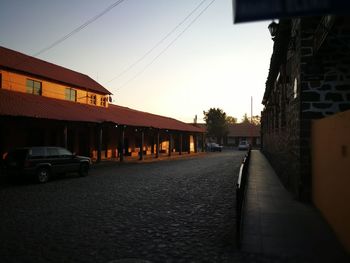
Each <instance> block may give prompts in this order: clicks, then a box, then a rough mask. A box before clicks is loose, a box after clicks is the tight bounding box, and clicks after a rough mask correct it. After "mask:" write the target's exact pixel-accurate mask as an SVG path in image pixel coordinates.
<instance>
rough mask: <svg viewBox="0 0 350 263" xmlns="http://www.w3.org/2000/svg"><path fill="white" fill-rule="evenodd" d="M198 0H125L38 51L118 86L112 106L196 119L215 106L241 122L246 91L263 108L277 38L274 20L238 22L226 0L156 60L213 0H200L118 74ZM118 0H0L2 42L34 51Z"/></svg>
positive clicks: (245, 110)
mask: <svg viewBox="0 0 350 263" xmlns="http://www.w3.org/2000/svg"><path fill="white" fill-rule="evenodd" d="M202 1H203V0H176V1H174V0H124V1H123V2H122V3H121V4H119V5H118V6H116V7H114V8H113V9H112V10H110V11H109V12H107V13H106V14H105V15H104V16H102V17H100V18H99V19H98V20H96V21H95V22H93V23H91V24H90V25H88V26H87V27H86V28H84V29H83V30H81V31H80V32H78V33H76V34H74V35H73V36H71V37H69V38H68V39H66V40H65V41H64V42H62V43H60V44H59V45H57V46H55V47H53V48H52V49H50V50H48V51H47V52H44V53H42V54H41V55H39V56H38V58H40V59H43V60H46V61H49V62H52V63H54V64H58V65H60V66H63V67H67V68H69V69H72V70H75V71H78V72H81V73H84V74H87V75H89V76H90V77H92V78H93V79H95V80H97V81H98V82H99V83H101V84H102V85H104V86H105V87H106V88H107V89H108V90H110V91H111V92H112V93H113V94H114V96H113V100H114V103H115V104H118V105H123V106H127V107H130V108H134V109H138V110H142V111H147V112H151V113H155V114H160V115H164V116H168V117H173V118H176V119H179V120H182V121H185V122H192V121H193V119H194V116H195V115H198V121H202V117H203V110H208V109H209V108H211V107H219V108H222V109H223V110H224V111H225V112H226V113H227V114H228V115H231V116H234V117H236V118H238V119H239V120H240V119H241V118H242V116H243V114H244V113H248V115H250V97H251V96H253V100H254V103H253V114H254V115H257V114H260V111H261V110H262V105H261V100H262V96H263V94H264V89H265V81H266V78H267V74H268V69H269V63H270V56H271V53H272V46H273V41H272V40H271V37H270V35H269V32H268V29H267V26H268V24H269V23H270V22H271V21H265V22H257V23H244V24H238V25H234V24H233V22H232V21H233V18H232V0H216V1H214V2H213V4H212V5H211V6H209V7H208V9H207V10H206V11H205V12H204V13H203V14H202V15H201V16H200V17H198V19H197V20H196V21H195V22H194V23H193V24H192V25H191V26H190V27H189V28H188V30H187V31H186V32H184V33H183V34H182V35H181V36H180V37H179V38H178V39H177V40H176V41H175V42H174V43H173V44H172V45H171V46H170V47H169V48H168V49H167V50H166V51H164V52H163V53H162V55H160V56H159V57H158V58H157V59H156V60H154V59H155V58H156V57H157V56H158V55H159V54H160V53H161V52H162V51H163V50H165V48H166V47H167V46H169V44H170V43H171V42H172V41H174V39H175V38H177V36H178V35H179V34H180V33H181V32H182V31H183V30H184V29H185V28H186V27H187V26H188V25H189V24H190V23H191V21H192V20H193V19H195V17H196V16H197V15H198V14H199V13H200V12H201V11H202V10H204V8H205V7H206V6H207V5H209V3H210V2H211V1H212V0H207V1H206V2H204V3H203V4H202V5H201V6H200V8H199V9H198V10H197V11H196V12H195V13H194V14H193V15H192V16H191V17H190V18H189V19H188V20H186V21H185V22H184V23H183V24H181V25H180V26H179V28H178V29H177V30H176V31H175V32H174V33H173V34H172V35H171V36H170V37H169V38H168V39H166V40H165V41H164V42H163V43H161V44H160V45H159V46H158V47H157V48H155V49H154V50H153V51H152V52H151V53H150V54H149V55H148V56H146V57H145V59H143V60H141V62H140V63H138V64H136V65H135V66H134V67H132V68H131V69H130V70H128V71H127V72H126V73H125V74H123V75H120V74H121V73H122V72H124V71H125V69H127V68H128V67H130V66H131V65H132V64H134V62H135V61H137V60H139V59H140V58H142V57H143V55H144V54H145V53H146V52H147V51H149V50H151V48H152V47H154V46H155V45H156V44H157V43H158V42H159V41H160V40H161V39H162V38H164V36H166V35H167V34H168V33H169V32H170V31H171V30H172V29H173V28H175V27H176V26H177V25H178V24H179V23H180V22H181V21H182V20H183V19H184V18H185V17H186V16H187V15H188V14H190V13H191V11H192V10H194V9H195V7H196V6H198V5H199V3H201V2H202ZM114 2H116V0H99V1H94V0H60V1H53V0H52V1H50V0H32V1H24V0H1V1H0V45H1V46H4V47H7V48H10V49H14V50H17V51H19V52H23V53H25V54H28V55H34V54H35V53H37V52H38V51H40V50H41V49H43V48H45V47H47V46H49V45H50V44H52V43H53V42H54V41H56V40H58V39H60V38H61V37H62V36H64V35H66V34H68V33H69V32H71V31H72V30H73V29H75V28H77V27H79V26H80V25H82V24H83V23H84V22H86V21H88V20H89V19H90V18H92V17H94V16H95V15H97V14H99V13H101V12H102V11H103V10H105V9H106V8H107V7H108V6H110V5H112V4H113V3H114ZM152 61H154V62H153V64H151V65H150V66H148V67H147V68H146V69H145V67H146V66H147V65H149V64H150V63H151V62H152ZM140 72H143V73H142V74H139V73H140ZM119 75H120V76H119ZM117 76H119V77H117ZM112 79H113V81H111V80H112Z"/></svg>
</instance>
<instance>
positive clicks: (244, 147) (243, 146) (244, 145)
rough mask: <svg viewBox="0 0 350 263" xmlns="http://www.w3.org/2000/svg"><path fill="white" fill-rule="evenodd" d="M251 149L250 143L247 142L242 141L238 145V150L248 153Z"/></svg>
mask: <svg viewBox="0 0 350 263" xmlns="http://www.w3.org/2000/svg"><path fill="white" fill-rule="evenodd" d="M248 149H249V143H248V142H247V141H240V142H239V144H238V150H240V151H246V150H248Z"/></svg>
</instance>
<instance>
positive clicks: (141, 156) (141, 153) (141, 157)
mask: <svg viewBox="0 0 350 263" xmlns="http://www.w3.org/2000/svg"><path fill="white" fill-rule="evenodd" d="M144 137H145V136H144V131H143V129H142V130H141V145H140V158H139V159H140V160H143V144H144Z"/></svg>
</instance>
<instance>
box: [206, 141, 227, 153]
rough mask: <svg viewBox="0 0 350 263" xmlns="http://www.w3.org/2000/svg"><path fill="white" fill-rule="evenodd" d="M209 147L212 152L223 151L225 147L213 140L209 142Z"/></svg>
mask: <svg viewBox="0 0 350 263" xmlns="http://www.w3.org/2000/svg"><path fill="white" fill-rule="evenodd" d="M207 148H208V150H209V151H210V152H221V151H222V148H223V147H222V146H221V145H219V144H217V143H215V142H212V143H208V145H207Z"/></svg>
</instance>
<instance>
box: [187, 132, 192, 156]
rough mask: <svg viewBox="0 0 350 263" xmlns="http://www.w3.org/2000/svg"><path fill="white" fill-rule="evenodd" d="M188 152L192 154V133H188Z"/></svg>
mask: <svg viewBox="0 0 350 263" xmlns="http://www.w3.org/2000/svg"><path fill="white" fill-rule="evenodd" d="M187 143H188V145H187V153H188V154H190V153H191V135H190V134H189V135H188V139H187Z"/></svg>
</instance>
